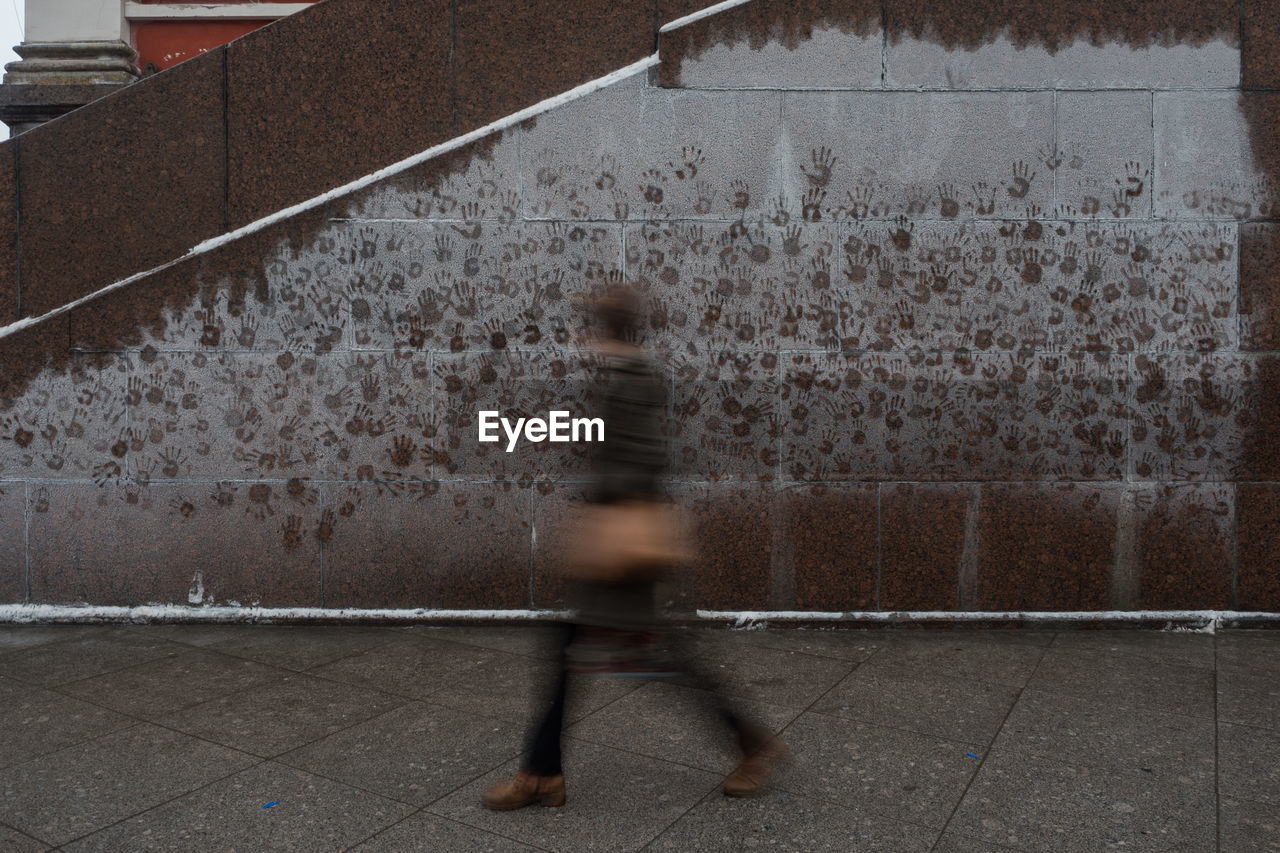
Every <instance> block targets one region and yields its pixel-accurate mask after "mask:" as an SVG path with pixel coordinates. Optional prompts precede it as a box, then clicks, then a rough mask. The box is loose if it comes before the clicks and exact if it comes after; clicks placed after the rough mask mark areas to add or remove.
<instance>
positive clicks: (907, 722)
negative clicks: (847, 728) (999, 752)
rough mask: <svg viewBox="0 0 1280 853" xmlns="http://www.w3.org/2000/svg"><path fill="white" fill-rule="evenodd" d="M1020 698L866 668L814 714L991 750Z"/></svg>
mask: <svg viewBox="0 0 1280 853" xmlns="http://www.w3.org/2000/svg"><path fill="white" fill-rule="evenodd" d="M1017 697H1018V688H1016V687H1012V686H1010V685H1006V684H995V683H992V682H989V681H975V680H973V679H963V678H954V677H952V676H949V675H941V674H938V673H935V672H925V673H916V672H903V671H899V670H896V669H894V668H892V667H888V666H860V667H858V668H857V669H856V670H854V671H853V672H852V673H850V674H849V676H848V677H847V678H845V679H844V681H841V682H840V683H839V684H837V685H836V686H835V687H834V688H832V689H831V691H830V692H829V693H827V694H826V695H825V696H823V697H822V698H821V699H819V700H818V701H817V702H816V703H815V704H814V706H813V710H814V711H817V712H818V713H822V714H829V715H831V716H833V717H846V718H848V719H852V720H861V721H863V722H866V723H874V724H876V725H880V726H887V727H889V728H895V729H903V730H906V731H913V732H916V733H918V734H924V735H935V736H937V737H941V738H947V739H948V740H955V741H963V742H968V743H981V744H987V743H990V742H991V740H992V739H993V738H994V737H995V736H996V732H997V731H999V730H1000V725H1001V723H1003V722H1004V718H1005V717H1006V716H1007V715H1008V713H1009V710H1010V709H1011V708H1012V707H1013V703H1014V700H1015V699H1017Z"/></svg>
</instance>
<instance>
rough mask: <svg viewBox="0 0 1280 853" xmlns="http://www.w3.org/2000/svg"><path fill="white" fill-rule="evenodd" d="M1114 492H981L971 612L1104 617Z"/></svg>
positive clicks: (999, 488)
mask: <svg viewBox="0 0 1280 853" xmlns="http://www.w3.org/2000/svg"><path fill="white" fill-rule="evenodd" d="M1120 488H1121V487H1119V486H1096V485H1092V484H1090V485H1076V484H1067V485H1057V484H1046V485H1005V484H1000V485H995V484H992V485H985V486H983V487H982V496H981V505H980V509H979V513H978V540H979V547H978V585H977V601H976V604H977V609H978V610H1101V609H1105V608H1106V606H1107V596H1108V590H1109V586H1110V583H1109V579H1110V577H1111V567H1112V563H1113V561H1114V556H1115V554H1114V551H1115V541H1116V509H1117V505H1118V502H1119V500H1120Z"/></svg>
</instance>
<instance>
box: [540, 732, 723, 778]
mask: <svg viewBox="0 0 1280 853" xmlns="http://www.w3.org/2000/svg"><path fill="white" fill-rule="evenodd" d="M564 737H565V738H566V739H571V740H576V741H579V742H581V743H585V744H588V745H590V746H602V747H605V748H606V749H612V750H615V751H617V752H625V753H626V754H628V755H634V756H636V757H638V758H647V759H649V760H650V761H660V762H662V763H663V764H673V765H675V766H676V767H683V768H684V769H686V770H696V771H698V772H699V773H710V774H712V775H717V774H718V775H719V777H720V781H721V782H723V781H724V779H725V777H727V776H728V775H729V771H728V770H726V771H724V772H723V773H721V772H720V771H719V770H711V769H709V768H707V767H699V766H698V765H696V764H689V763H688V762H685V761H677V760H676V759H673V758H666V757H664V756H661V755H651V754H650V753H647V752H641V751H640V750H638V749H633V748H630V747H626V746H619V745H618V744H617V743H616V742H613V741H601V740H597V739H595V738H592V737H591V736H589V735H584V734H582V733H581V732H573V733H570V732H568V731H566V732H565V733H564ZM565 751H566V753H567V752H568V750H565ZM730 754H731V753H730Z"/></svg>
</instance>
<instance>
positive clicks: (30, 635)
mask: <svg viewBox="0 0 1280 853" xmlns="http://www.w3.org/2000/svg"><path fill="white" fill-rule="evenodd" d="M102 630H103V629H102V628H101V627H99V626H97V625H3V626H0V654H6V653H8V652H12V651H16V650H18V649H25V648H29V647H31V646H39V645H43V644H45V643H56V642H58V641H59V640H73V639H78V638H80V637H84V636H87V635H89V634H96V633H98V632H100V631H102Z"/></svg>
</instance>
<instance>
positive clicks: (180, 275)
mask: <svg viewBox="0 0 1280 853" xmlns="http://www.w3.org/2000/svg"><path fill="white" fill-rule="evenodd" d="M323 223H324V211H323V210H322V209H319V210H312V211H308V212H306V213H301V214H298V215H296V216H292V217H290V218H289V219H287V220H285V221H283V222H279V223H276V224H275V225H272V226H270V227H269V228H264V229H263V230H261V231H259V232H257V233H255V234H251V235H249V236H247V237H244V238H241V239H239V240H236V241H234V242H232V243H228V244H227V245H225V246H222V247H220V248H218V249H215V250H213V251H212V252H209V253H207V254H204V255H201V256H199V257H195V258H190V259H188V260H184V261H181V262H179V263H177V264H175V265H173V266H171V267H168V268H167V269H164V270H161V271H160V272H157V273H155V274H153V275H150V276H147V277H146V278H143V279H140V280H138V281H135V282H132V283H131V284H129V285H127V286H125V287H123V288H120V289H119V290H115V291H112V292H110V293H107V294H104V295H103V296H100V297H98V298H96V299H93V300H92V301H90V302H87V303H85V304H84V305H82V306H80V307H79V308H75V309H72V311H70V312H69V315H68V316H69V317H70V324H71V345H72V347H74V348H78V349H85V350H120V349H127V348H136V347H141V346H153V347H156V348H159V349H183V348H188V349H192V348H198V349H227V348H239V349H254V348H255V342H256V343H258V344H260V346H259V347H258V348H263V347H267V346H270V345H271V338H270V337H269V335H268V333H267V332H266V330H265V329H264V330H263V331H262V333H261V334H260V335H258V334H256V333H255V335H254V338H255V341H247V340H246V337H245V335H244V334H243V331H242V330H243V329H244V328H245V323H246V322H250V323H253V324H255V326H259V327H260V326H261V324H262V323H263V322H264V321H269V320H270V319H273V315H277V314H280V313H286V308H285V306H282V305H280V303H281V302H285V301H287V300H283V299H277V298H274V297H276V296H277V295H278V294H279V289H278V288H272V287H270V286H269V285H268V281H267V279H268V277H274V278H279V277H281V276H283V275H287V272H288V270H287V263H288V259H289V258H290V257H291V256H292V254H293V253H294V252H296V251H297V250H298V249H300V248H302V247H303V246H305V245H307V244H308V242H309V241H310V240H312V239H314V237H315V235H316V233H317V232H318V231H319V230H320V228H321V226H322V225H323ZM309 275H310V273H309V272H308V276H309ZM316 296H317V298H320V294H318V293H317V294H316ZM295 298H296V297H295ZM197 300H199V303H200V306H201V311H200V312H199V313H201V314H202V315H203V318H204V319H203V321H202V322H201V324H200V327H199V328H194V327H189V326H187V325H184V324H182V323H180V322H175V321H176V320H177V318H180V317H182V316H183V315H184V314H189V313H191V312H190V311H189V309H190V308H191V306H192V305H193V304H194V303H195V302H196V301H197ZM247 314H252V315H253V316H252V317H247V316H246V315H247ZM309 332H310V335H309V338H310V340H309V341H308V343H310V344H311V346H309V347H308V346H299V344H301V341H298V340H288V341H285V340H279V341H277V342H276V343H277V344H278V345H279V346H281V347H282V348H284V347H288V348H298V349H302V348H306V349H314V348H315V344H316V342H317V341H318V340H319V339H320V338H323V337H324V335H325V334H326V332H325V331H324V330H322V329H320V328H319V326H318V325H317V326H316V328H313V329H311V330H309ZM246 343H247V346H246Z"/></svg>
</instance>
